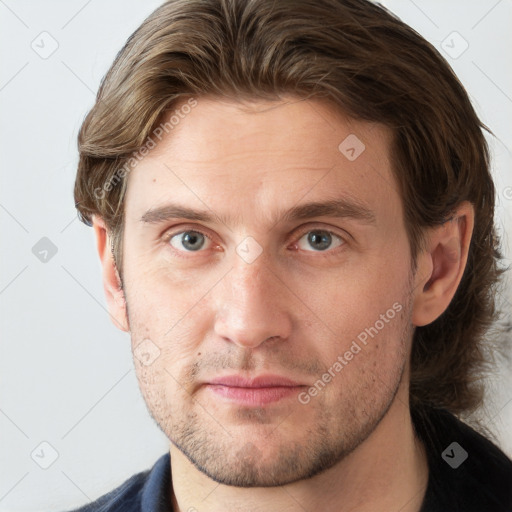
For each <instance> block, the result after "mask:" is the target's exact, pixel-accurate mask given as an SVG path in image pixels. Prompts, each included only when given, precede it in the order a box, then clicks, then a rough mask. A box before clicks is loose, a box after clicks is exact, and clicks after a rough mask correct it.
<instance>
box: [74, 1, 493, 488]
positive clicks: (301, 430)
mask: <svg viewBox="0 0 512 512" xmlns="http://www.w3.org/2000/svg"><path fill="white" fill-rule="evenodd" d="M481 128H482V127H481V125H480V122H479V120H478V118H477V116H476V115H475V112H474V110H473V108H472V107H471V104H470V102H469V99H468V97H467V94H466V93H465V91H464V90H463V88H462V86H461V85H460V84H459V82H458V81H457V79H456V78H455V76H454V75H453V73H452V72H451V70H450V69H449V67H448V66H447V65H446V63H445V62H444V61H443V60H442V59H441V57H440V56H439V55H438V54H437V52H436V51H435V50H434V49H433V48H432V47H431V46H430V45H429V44H428V43H427V42H425V41H424V40H423V39H422V38H421V37H420V36H418V35H417V34H416V33H415V32H414V31H413V30H411V29H410V28H408V27H407V26H405V25H404V24H402V23H401V22H400V21H398V20H397V19H395V18H394V17H393V16H391V15H390V14H388V13H387V12H385V11H384V10H382V9H381V8H380V7H378V6H375V5H373V4H370V3H368V2H365V1H362V0H349V1H345V2H344V1H341V0H340V1H334V0H323V1H315V2H309V1H293V2H275V1H273V0H272V1H263V0H258V1H253V2H246V1H242V0H240V1H235V0H231V1H228V0H211V1H209V2H204V1H203V2H195V1H190V0H187V1H171V2H168V3H166V4H164V5H163V6H162V7H160V8H159V9H158V10H157V11H155V13H153V15H151V16H150V17H149V18H148V19H147V20H146V21H145V22H144V24H143V25H142V26H141V28H140V29H139V30H138V31H136V32H135V34H134V35H133V36H132V37H131V38H130V40H129V41H128V43H127V44H126V46H125V48H123V50H122V51H121V52H120V54H119V55H118V57H117V58H116V61H115V62H114V65H113V66H112V68H111V70H110V71H109V73H108V74H107V76H106V78H105V80H104V82H103V83H102V86H101V88H100V91H99V93H98V101H97V103H96V105H95V106H94V108H93V109H92V111H91V112H90V113H89V115H88V117H87V119H86V120H85V122H84V125H83V127H82V129H81V132H80V165H79V171H78V177H77V182H76V188H75V199H76V202H77V206H78V208H79V211H80V213H81V215H82V217H83V218H84V219H85V220H87V221H91V220H93V221H94V225H95V229H96V233H97V236H98V247H99V251H100V254H101V257H102V262H103V267H104V282H105V288H106V291H107V296H108V298H109V306H110V311H111V313H112V316H113V317H114V318H115V319H116V320H117V321H118V323H119V324H121V327H122V328H124V329H126V330H130V332H131V335H132V346H133V349H134V352H135V354H136V355H137V353H138V352H137V351H139V352H141V353H143V354H146V355H145V356H143V357H141V360H142V361H138V359H137V360H136V366H137V372H138V376H139V381H140V384H141V388H142V392H143V394H144V397H145V399H146V401H147V403H148V407H149V409H150V411H151V413H152V415H153V416H154V418H155V420H156V421H157V422H158V424H159V425H160V427H161V428H162V430H163V431H164V432H165V433H166V434H167V435H168V437H169V438H170V439H171V441H173V443H174V444H176V445H177V446H178V447H179V448H180V449H181V450H182V451H183V452H184V453H185V454H187V456H189V458H190V459H191V460H192V461H193V462H194V463H195V464H196V465H197V466H198V467H200V468H201V469H203V471H205V472H206V473H207V474H209V475H210V476H211V477H212V478H216V479H218V480H219V481H222V482H225V483H231V484H237V485H270V484H273V485H276V484H282V483H286V482H288V481H293V479H297V478H304V477H307V476H310V475H312V474H315V473H317V472H318V471H321V470H322V469H325V468H327V467H329V466H331V465H333V464H334V463H335V462H336V461H337V460H339V459H340V458H342V457H343V456H346V455H347V454H348V453H350V451H351V450H353V449H354V448H355V447H356V446H357V445H358V444H359V443H361V442H362V441H363V440H364V439H365V438H367V437H368V436H369V435H370V434H371V432H372V430H373V429H374V428H375V427H376V426H377V425H378V423H379V421H381V419H382V418H383V416H384V415H385V414H386V412H387V411H388V410H389V408H390V407H391V406H392V404H393V403H395V402H396V401H397V400H398V401H401V402H402V403H403V404H407V403H408V400H409V398H410V400H411V404H412V405H413V406H414V407H420V406H421V405H422V404H427V403H430V404H433V405H437V406H445V407H447V408H449V409H451V410H452V411H454V412H458V411H462V410H467V409H470V408H472V407H475V406H476V405H478V403H479V401H480V398H481V397H480V394H479V391H478V389H477V388H476V387H474V386H473V385H472V382H473V381H474V375H475V371H476V370H477V369H478V367H479V365H480V364H481V362H482V355H481V346H480V341H481V338H482V336H483V334H484V332H485V328H486V327H487V326H488V325H489V323H490V321H491V320H492V315H493V298H492V293H491V287H492V285H493V284H494V283H495V281H496V278H497V274H498V272H497V267H496V260H497V256H498V254H497V250H496V244H497V242H496V237H495V234H494V228H493V212H494V188H493V183H492V179H491V177H490V174H489V169H488V154H487V148H486V144H485V141H484V138H483V134H482V131H481ZM185 209H187V211H185ZM178 210H179V211H178ZM192 210H194V212H193V211H192ZM470 241H471V243H470ZM111 244H112V246H113V253H114V256H115V258H114V257H112V255H111V252H110V245H111ZM118 274H119V275H118ZM120 276H121V277H122V283H123V286H122V287H121V282H120V279H119V277H120ZM345 354H346V356H345ZM350 354H352V355H350ZM139 355H141V354H139ZM157 356H158V357H157ZM340 356H341V359H340ZM144 358H146V360H144ZM336 363H337V364H336ZM235 374H236V375H239V376H240V375H242V376H246V377H252V376H255V375H256V376H261V375H268V374H272V375H280V376H281V377H286V378H288V379H291V380H293V381H295V382H296V383H297V384H298V385H299V386H300V387H295V388H291V391H290V392H291V393H292V394H293V396H283V397H279V398H280V399H279V400H277V398H278V397H276V396H271V395H269V396H267V395H265V396H266V398H265V400H268V401H269V402H268V403H265V404H264V403H261V399H262V396H263V395H261V394H258V393H255V394H252V395H251V394H250V395H247V396H246V395H244V396H241V397H240V396H237V397H226V396H224V395H223V392H224V391H225V386H222V385H218V384H217V385H215V383H214V381H215V379H218V378H225V377H226V376H233V375H235ZM325 375H328V376H327V377H324V376H325ZM329 376H330V377H329ZM319 380H320V381H322V382H323V383H324V385H322V384H321V383H318V381H319ZM409 381H410V385H409ZM221 384H222V383H221ZM315 389H316V391H314V390H315ZM409 392H410V397H409ZM253 395H254V396H253ZM232 400H235V401H236V403H238V404H239V405H238V406H234V405H233V402H232ZM251 400H253V402H251ZM258 400H259V401H258ZM240 404H245V405H240ZM251 404H252V405H251ZM248 441H250V443H249V444H248ZM292 462H294V464H292Z"/></svg>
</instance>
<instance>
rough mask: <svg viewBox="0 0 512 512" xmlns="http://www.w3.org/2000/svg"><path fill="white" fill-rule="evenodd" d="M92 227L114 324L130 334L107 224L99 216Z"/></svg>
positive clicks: (95, 218)
mask: <svg viewBox="0 0 512 512" xmlns="http://www.w3.org/2000/svg"><path fill="white" fill-rule="evenodd" d="M92 227H93V229H94V235H95V237H96V247H97V249H98V254H99V256H100V261H101V266H102V269H103V272H102V273H103V290H104V291H105V296H106V298H107V306H108V312H109V314H110V319H111V320H112V322H113V324H114V325H115V326H116V327H117V328H119V329H121V330H122V331H126V332H129V330H130V328H129V325H128V315H127V311H126V301H125V297H124V292H123V289H122V287H121V278H120V277H119V273H118V271H117V267H116V264H115V262H114V256H113V254H112V249H111V239H110V236H109V234H108V231H107V228H106V225H105V222H104V221H103V219H102V218H101V217H98V216H97V215H94V216H93V219H92Z"/></svg>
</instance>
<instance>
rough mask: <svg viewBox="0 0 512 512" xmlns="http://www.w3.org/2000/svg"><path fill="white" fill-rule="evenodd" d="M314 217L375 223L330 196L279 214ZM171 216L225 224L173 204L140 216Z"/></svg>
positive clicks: (151, 220) (369, 214) (155, 219)
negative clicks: (330, 198) (328, 199)
mask: <svg viewBox="0 0 512 512" xmlns="http://www.w3.org/2000/svg"><path fill="white" fill-rule="evenodd" d="M314 217H333V218H348V219H353V220H356V221H359V222H361V223H364V224H374V225H375V224H376V217H375V213H374V212H373V211H372V210H370V209H369V208H367V207H366V206H365V205H363V204H361V203H360V202H358V201H355V200H353V199H334V200H330V201H323V202H310V203H305V204H301V205H297V206H294V207H293V208H291V209H290V210H288V211H286V212H282V213H281V216H280V218H281V221H284V222H291V221H294V220H305V219H310V218H314ZM171 219H187V220H195V221H199V222H209V223H214V222H220V223H222V224H226V225H229V224H230V221H229V219H228V218H226V217H224V216H219V215H217V214H216V213H214V212H211V211H205V210H194V209H192V208H188V207H186V206H181V205H177V204H167V205H165V206H161V207H158V208H150V209H149V210H147V211H146V212H145V213H144V215H142V217H141V219H140V220H141V222H144V223H147V224H159V223H162V222H166V221H169V220H171Z"/></svg>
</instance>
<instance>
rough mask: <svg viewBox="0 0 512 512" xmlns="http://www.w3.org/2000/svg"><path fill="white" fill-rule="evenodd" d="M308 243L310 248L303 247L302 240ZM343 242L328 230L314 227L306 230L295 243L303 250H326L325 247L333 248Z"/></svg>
mask: <svg viewBox="0 0 512 512" xmlns="http://www.w3.org/2000/svg"><path fill="white" fill-rule="evenodd" d="M304 240H305V242H306V243H307V244H308V245H309V247H310V249H308V248H307V247H304V244H303V241H304ZM343 243H344V240H343V239H342V238H341V237H339V236H338V235H335V234H334V233H331V232H330V231H325V230H322V229H315V230H313V231H308V232H307V233H305V234H304V235H303V236H302V237H301V238H300V239H299V241H298V243H297V245H298V247H299V248H300V249H303V250H305V251H310V250H311V248H313V251H326V250H327V249H335V248H336V247H339V246H340V245H342V244H343Z"/></svg>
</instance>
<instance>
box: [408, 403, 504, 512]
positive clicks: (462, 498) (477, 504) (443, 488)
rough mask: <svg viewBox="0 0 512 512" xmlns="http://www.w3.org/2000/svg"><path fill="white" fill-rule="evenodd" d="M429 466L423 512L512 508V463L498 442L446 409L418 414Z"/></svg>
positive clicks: (418, 430)
mask: <svg viewBox="0 0 512 512" xmlns="http://www.w3.org/2000/svg"><path fill="white" fill-rule="evenodd" d="M413 423H414V426H415V429H416V433H417V435H418V437H419V438H420V439H421V440H422V441H423V443H424V445H425V449H426V451H427V457H428V464H429V473H430V475H429V483H428V488H427V492H426V495H425V502H424V505H423V508H422V509H421V512H444V511H445V510H446V511H450V512H455V511H461V512H462V511H464V512H473V511H475V512H477V511H478V512H480V511H483V510H485V511H486V512H511V511H512V461H511V460H510V459H509V458H508V457H507V456H506V455H505V453H503V451H501V450H500V448H498V447H497V446H496V445H495V444H494V443H493V442H492V441H490V440H489V439H487V438H486V437H484V436H483V435H482V434H480V433H478V432H477V431H476V430H474V429H473V428H472V427H470V426H469V425H467V424H466V423H464V422H463V421H461V420H459V419H458V418H457V417H456V416H454V415H453V414H451V413H450V412H448V411H446V410H443V409H425V410H424V411H423V412H421V413H418V412H416V413H414V414H413Z"/></svg>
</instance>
